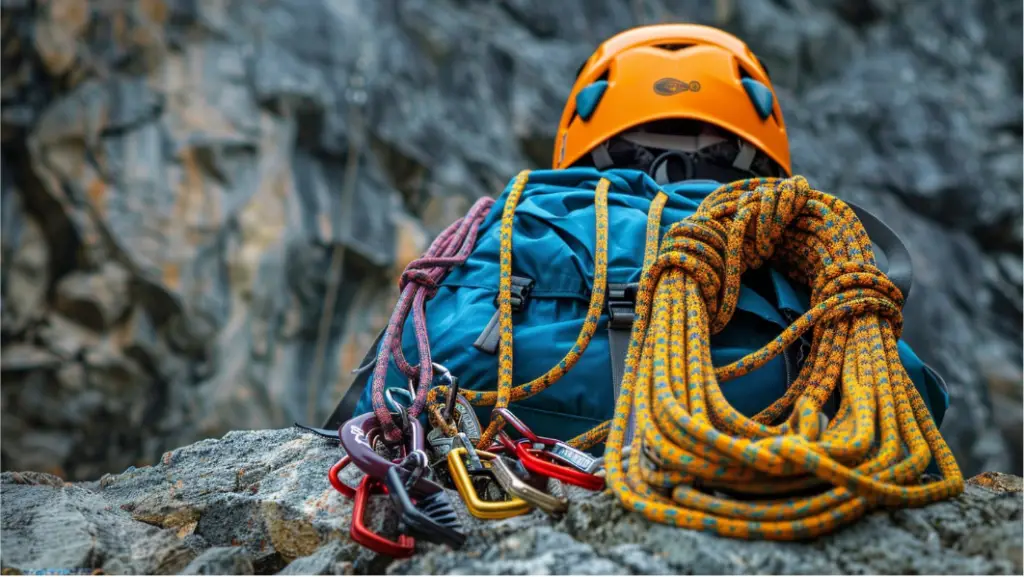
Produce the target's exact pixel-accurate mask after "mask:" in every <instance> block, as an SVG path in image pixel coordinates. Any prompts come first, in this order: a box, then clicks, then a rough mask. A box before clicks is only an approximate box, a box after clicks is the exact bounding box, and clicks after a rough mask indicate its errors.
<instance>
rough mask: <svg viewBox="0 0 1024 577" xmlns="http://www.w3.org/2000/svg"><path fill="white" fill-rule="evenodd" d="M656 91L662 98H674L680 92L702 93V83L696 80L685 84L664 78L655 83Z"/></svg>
mask: <svg viewBox="0 0 1024 577" xmlns="http://www.w3.org/2000/svg"><path fill="white" fill-rule="evenodd" d="M654 91H655V92H656V93H658V94H660V95H662V96H672V95H674V94H679V93H680V92H700V82H697V81H696V80H691V81H689V82H684V81H682V80H679V79H676V78H662V79H661V80H659V81H657V82H655V83H654Z"/></svg>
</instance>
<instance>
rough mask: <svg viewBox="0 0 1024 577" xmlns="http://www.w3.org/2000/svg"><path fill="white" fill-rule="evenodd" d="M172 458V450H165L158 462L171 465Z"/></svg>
mask: <svg viewBox="0 0 1024 577" xmlns="http://www.w3.org/2000/svg"><path fill="white" fill-rule="evenodd" d="M172 459H174V451H167V452H166V453H164V454H163V455H161V457H160V462H161V463H163V464H164V466H167V467H169V466H171V460H172Z"/></svg>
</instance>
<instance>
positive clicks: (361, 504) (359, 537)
mask: <svg viewBox="0 0 1024 577" xmlns="http://www.w3.org/2000/svg"><path fill="white" fill-rule="evenodd" d="M387 492H388V488H387V486H386V485H385V484H384V483H383V482H382V481H381V480H380V479H377V478H375V477H372V476H370V475H367V476H365V477H363V480H362V482H360V483H359V489H358V490H356V492H355V495H356V497H355V503H354V504H353V506H352V527H351V528H350V529H349V531H348V534H349V536H350V537H351V538H352V540H353V541H355V542H356V543H359V544H360V545H362V546H363V547H366V548H367V549H370V550H371V551H374V552H376V553H379V554H381V555H387V556H388V557H392V558H394V559H402V558H405V557H412V555H413V552H414V551H415V549H416V540H415V539H413V538H412V537H410V536H408V535H399V536H398V541H391V540H390V539H385V538H384V537H381V536H380V535H378V534H376V533H374V532H373V531H371V530H370V529H369V528H368V527H367V526H366V521H365V519H364V517H365V514H366V504H367V502H368V501H369V500H370V495H371V494H372V493H379V494H386V493H387Z"/></svg>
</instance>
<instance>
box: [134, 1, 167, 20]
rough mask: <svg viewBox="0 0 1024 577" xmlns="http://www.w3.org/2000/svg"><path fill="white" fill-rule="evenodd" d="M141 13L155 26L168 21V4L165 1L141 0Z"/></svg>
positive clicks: (139, 5)
mask: <svg viewBox="0 0 1024 577" xmlns="http://www.w3.org/2000/svg"><path fill="white" fill-rule="evenodd" d="M138 7H139V12H140V13H142V14H143V15H145V16H146V18H148V19H149V20H150V21H151V22H153V23H154V24H163V23H164V22H166V21H167V12H168V11H167V4H166V3H165V2H164V1H163V0H139V4H138Z"/></svg>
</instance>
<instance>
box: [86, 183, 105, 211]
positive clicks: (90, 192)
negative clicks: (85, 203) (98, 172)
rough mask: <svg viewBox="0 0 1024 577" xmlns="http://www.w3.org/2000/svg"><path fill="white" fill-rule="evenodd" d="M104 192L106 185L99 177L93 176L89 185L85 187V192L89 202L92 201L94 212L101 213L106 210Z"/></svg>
mask: <svg viewBox="0 0 1024 577" xmlns="http://www.w3.org/2000/svg"><path fill="white" fill-rule="evenodd" d="M106 192H107V185H106V183H104V182H103V180H102V179H100V178H98V177H97V178H93V179H92V180H91V181H90V182H89V185H88V186H87V187H86V189H85V194H86V195H87V196H88V197H89V202H91V203H92V206H93V208H95V209H96V212H98V213H100V214H103V213H104V212H105V211H106V202H104V201H105V200H106Z"/></svg>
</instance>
